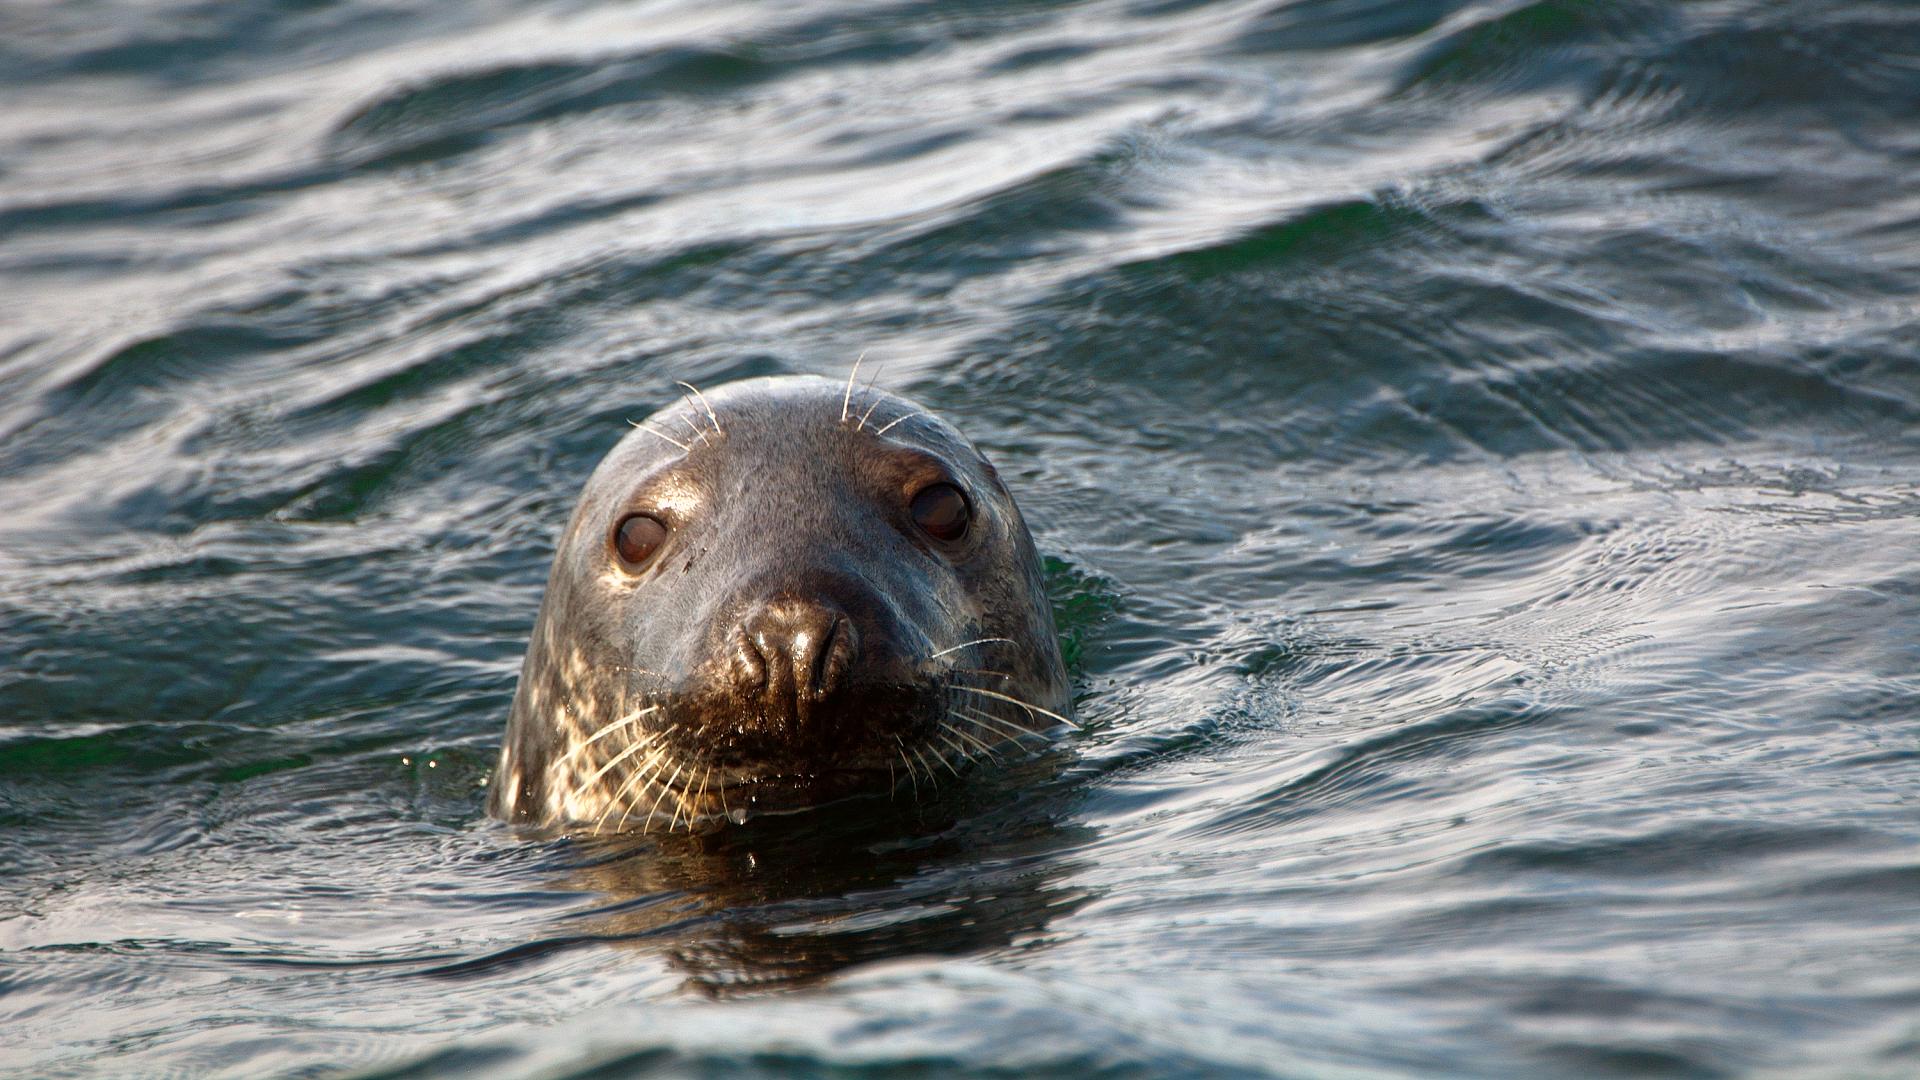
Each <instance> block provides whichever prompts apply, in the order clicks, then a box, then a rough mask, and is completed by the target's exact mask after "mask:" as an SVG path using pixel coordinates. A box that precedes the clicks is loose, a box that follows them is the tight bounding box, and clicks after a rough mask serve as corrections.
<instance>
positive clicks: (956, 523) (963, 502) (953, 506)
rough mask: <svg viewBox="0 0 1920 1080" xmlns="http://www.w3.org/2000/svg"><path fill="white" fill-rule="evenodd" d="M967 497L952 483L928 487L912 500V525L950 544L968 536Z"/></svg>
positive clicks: (922, 489) (969, 516) (968, 515)
mask: <svg viewBox="0 0 1920 1080" xmlns="http://www.w3.org/2000/svg"><path fill="white" fill-rule="evenodd" d="M972 516H973V514H972V511H970V510H968V509H967V497H966V496H965V495H962V494H960V489H959V488H957V487H954V486H953V485H952V484H930V485H928V486H927V487H924V488H921V489H920V494H918V495H915V496H914V497H913V523H914V524H915V525H918V526H920V528H921V529H923V530H925V531H926V534H927V535H928V536H931V537H933V538H934V539H935V540H945V541H947V542H949V543H951V542H953V541H955V540H958V539H960V538H961V537H962V536H965V535H966V534H967V521H968V519H969V518H971V517H972Z"/></svg>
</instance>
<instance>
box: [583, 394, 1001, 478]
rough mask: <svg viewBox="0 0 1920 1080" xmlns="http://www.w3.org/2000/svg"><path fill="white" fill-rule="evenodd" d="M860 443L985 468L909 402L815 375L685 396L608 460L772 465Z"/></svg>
mask: <svg viewBox="0 0 1920 1080" xmlns="http://www.w3.org/2000/svg"><path fill="white" fill-rule="evenodd" d="M849 435H852V436H859V437H860V438H856V439H854V440H852V441H851V442H849V441H848V440H847V439H846V436H849ZM866 440H885V441H887V442H891V443H894V444H897V445H903V446H911V447H915V448H918V449H921V450H925V451H929V452H931V453H934V454H936V455H938V456H940V457H942V458H944V459H946V460H947V461H948V463H949V464H950V465H952V466H953V467H955V468H957V469H960V470H962V471H971V470H972V469H974V468H977V467H981V466H985V461H984V459H983V458H982V457H981V456H980V452H979V451H978V450H977V449H975V448H974V446H973V444H972V443H971V442H969V441H968V440H967V438H966V436H964V435H962V434H961V433H960V432H959V430H958V429H956V428H955V427H953V425H951V424H949V423H947V422H946V421H945V420H943V419H941V418H940V417H938V416H935V415H934V414H932V413H930V412H928V411H927V410H926V409H924V408H922V407H921V406H919V405H917V404H915V403H914V402H912V401H909V400H907V399H906V398H903V397H900V396H899V395H897V394H892V393H888V392H887V391H884V390H878V389H874V388H870V387H864V386H860V385H858V384H853V385H849V384H848V383H845V382H838V381H835V380H832V379H824V378H820V377H819V376H814V375H787V376H773V377H768V378H759V379H744V380H741V381H739V382H733V383H727V384H725V385H723V386H718V387H714V388H712V389H708V390H704V391H703V392H702V393H701V395H700V396H699V397H694V396H692V395H689V396H688V397H687V398H685V399H683V400H681V401H678V402H675V403H674V404H672V405H669V406H667V407H666V408H664V409H661V410H660V411H659V412H657V413H654V414H653V415H652V416H649V417H648V418H647V419H646V420H645V421H642V422H641V424H640V425H639V429H638V430H635V431H633V432H631V433H629V435H628V436H627V438H626V440H625V441H624V442H623V443H622V445H621V446H620V447H619V448H617V449H616V451H615V452H614V454H612V455H609V457H610V458H612V457H619V458H621V459H622V465H621V469H622V471H625V470H627V469H630V468H633V467H645V466H647V465H649V464H652V463H661V462H665V461H666V460H668V459H671V458H674V457H678V456H682V455H689V456H698V455H700V454H701V453H703V452H704V451H707V450H709V449H716V450H717V449H720V448H722V447H724V446H726V445H727V444H733V445H736V446H740V447H741V448H742V449H745V448H746V447H748V446H752V447H754V448H756V449H766V450H770V451H776V452H778V451H784V452H785V453H784V454H776V455H775V456H774V457H773V458H772V460H779V458H780V457H784V456H787V455H805V454H807V453H809V451H811V452H812V453H813V454H814V455H815V456H819V455H820V454H821V453H822V452H823V451H824V450H825V449H826V448H827V447H828V446H830V445H834V444H839V445H844V446H849V447H850V448H851V447H857V446H858V445H859V444H860V443H861V442H863V441H866ZM869 445H871V444H869ZM987 468H988V470H989V471H990V469H991V467H990V466H987Z"/></svg>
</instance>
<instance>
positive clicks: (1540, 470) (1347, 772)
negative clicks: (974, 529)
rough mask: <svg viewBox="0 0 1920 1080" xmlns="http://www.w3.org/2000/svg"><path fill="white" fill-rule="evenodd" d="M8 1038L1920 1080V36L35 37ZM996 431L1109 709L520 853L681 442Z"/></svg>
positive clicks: (4, 868) (783, 11)
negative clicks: (631, 524)
mask: <svg viewBox="0 0 1920 1080" xmlns="http://www.w3.org/2000/svg"><path fill="white" fill-rule="evenodd" d="M0 81H3V83H4V85H3V86H0V1032H4V1035H3V1036H0V1070H4V1071H6V1072H7V1073H8V1074H10V1075H50V1076H59V1075H161V1074H207V1073H220V1074H226V1075H233V1076H254V1075H263V1074H288V1075H308V1076H310V1075H330V1074H335V1073H341V1072H347V1073H353V1072H359V1071H371V1072H373V1073H376V1074H379V1075H404V1076H418V1075H447V1076H456V1075H457V1076H467V1075H476V1074H478V1075H497V1076H522V1075H535V1074H537V1075H543V1076H571V1075H593V1076H615V1075H650V1074H663V1075H681V1074H704V1075H712V1076H742V1075H778V1074H788V1073H795V1074H801V1075H811V1076H829V1075H832V1076H841V1075H845V1076H853V1075H857V1076H871V1077H880V1076H893V1075H932V1074H939V1075H981V1076H1049V1075H1051V1076H1094V1075H1097V1076H1112V1077H1131V1076H1155V1075H1175V1074H1189V1073H1193V1074H1199V1073H1211V1074H1220V1075H1274V1076H1292V1077H1338V1076H1434V1075H1458V1076H1509V1075H1560V1076H1582V1077H1587V1076H1616V1075H1653V1076H1726V1075H1754V1074H1758V1075H1768V1076H1794V1077H1801V1076H1848V1077H1857V1076H1888V1077H1897V1076H1913V1075H1920V180H1916V179H1915V178H1916V177H1920V6H1916V5H1913V4H1911V3H1906V2H1894V0H1886V2H1880V3H1871V2H1820V0H1802V2H1795V3H1763V2H1739V0H1725V2H1701V3H1689V4H1656V3H1639V2H1630V0H1622V2H1611V3H1607V2H1598V0H1594V2H1583V0H1531V2H1529V0H1493V2H1487V3H1469V2H1455V0H1290V2H1288V0H1255V2H1240V3H1215V4H1207V3H1198V2H1182V0H1158V2H1156V0H1122V2H1107V3H1084V4H1065V3H1038V2H1014V0H1005V2H1001V3H989V4H964V5H963V4H940V5H933V4H901V3H846V4H820V3H806V2H792V3H779V4H751V3H739V2H735V0H702V2H682V0H673V2H647V3H632V4H624V5H614V4H595V3H587V2H584V0H579V2H548V3H524V4H521V3H504V2H483V0H476V2H468V3H433V2H428V0H380V2H376V0H332V2H329V0H191V2H186V0H161V2H156V3H141V4H132V3H124V2H120V3H115V2H72V3H60V4H53V3H38V2H27V3H15V4H9V5H6V6H5V7H3V8H0ZM862 352H864V353H865V354H866V356H867V365H868V366H867V370H872V369H873V367H874V366H875V365H879V366H880V382H881V384H882V385H884V386H886V387H888V388H890V389H894V390H897V391H900V392H902V393H906V394H909V395H911V396H914V397H916V398H918V399H920V400H922V401H924V402H926V403H927V404H929V405H930V406H932V407H934V408H936V409H938V410H940V411H942V412H943V413H945V414H946V415H948V416H949V417H951V418H952V419H954V420H955V421H956V422H957V423H959V424H960V425H961V427H963V428H964V429H965V430H967V431H968V432H969V433H970V434H971V435H972V436H973V437H974V438H975V439H976V441H978V442H979V443H980V445H981V446H982V447H984V448H985V449H986V450H987V451H988V452H989V453H990V454H992V455H993V456H995V458H996V459H997V460H998V461H999V463H1000V464H1001V466H1002V468H1003V471H1004V472H1005V473H1006V474H1007V475H1008V476H1009V478H1010V479H1011V482H1012V483H1013V484H1014V486H1015V490H1016V492H1017V494H1018V495H1019V497H1020V498H1021V500H1022V503H1023V506H1024V507H1025V509H1026V512H1027V516H1028V518H1029V520H1030V521H1031V522H1032V523H1033V524H1034V526H1035V531H1036V535H1037V537H1038V539H1039V542H1040V545H1041V547H1042V549H1043V550H1044V551H1045V552H1046V554H1047V558H1048V563H1049V572H1050V580H1051V583H1052V586H1053V589H1054V592H1055V598H1056V601H1057V610H1058V615H1059V619H1060V623H1061V630H1062V634H1063V635H1064V637H1065V639H1066V645H1067V650H1068V653H1069V656H1070V659H1071V662H1072V664H1073V666H1074V670H1075V677H1076V685H1077V687H1078V692H1079V697H1078V702H1079V704H1078V709H1079V712H1080V714H1081V716H1082V718H1083V719H1084V720H1085V721H1086V722H1087V730H1085V731H1084V732H1081V733H1079V734H1076V735H1073V736H1070V737H1067V738H1065V739H1063V740H1062V741H1061V742H1059V743H1058V744H1057V745H1055V746H1053V747H1052V748H1050V749H1049V750H1047V751H1046V752H1044V753H1042V754H1040V755H1038V756H1037V757H1035V758H1034V759H1032V760H1030V761H1025V762H1021V763H1018V764H1016V765H1011V766H1009V767H1008V769H1007V770H1006V771H1005V772H1004V773H1003V774H1000V775H996V776H989V777H981V778H978V779H977V780H976V781H975V782H973V783H971V784H968V785H966V786H965V787H962V788H952V787H950V788H949V789H948V790H945V791H943V792H941V793H938V794H937V795H936V794H928V795H927V796H926V797H925V798H924V800H923V801H922V802H921V803H919V804H913V805H900V804H898V803H896V804H893V805H888V804H885V803H880V804H877V805H875V804H866V805H861V804H853V805H850V806H847V807H842V808H839V809H836V810H833V811H829V812H823V813H819V814H815V815H810V816H807V817H804V818H799V819H790V820H784V821H762V822H754V823H750V824H749V825H748V826H746V827H742V828H736V829H732V830H729V831H728V832H727V833H726V834H725V835H724V836H722V837H720V838H718V839H715V840H710V841H706V842H698V841H689V840H686V839H685V838H684V837H680V838H672V839H667V840H660V839H659V838H658V837H655V838H653V839H650V840H647V841H644V842H640V841H636V842H633V843H627V844H576V843H570V842H568V841H565V840H555V839H540V838H537V837H529V836H522V835H518V834H516V833H514V832H513V831H511V830H509V829H507V828H505V827H503V826H500V825H498V824H496V823H493V822H491V821H489V820H488V819H487V818H486V816H485V815H484V813H483V810H482V798H483V785H484V784H485V782H486V780H487V777H488V770H489V768H490V766H491V764H492V761H493V756H494V753H495V750H496V747H497V745H498V739H499V735H500V731H501V729H502V726H503V723H504V719H505V712H506V706H507V703H508V700H509V698H510V696H511V694H512V690H513V685H514V678H515V675H516V670H517V665H518V662H519V657H520V653H521V648H522V645H523V643H524V640H525V635H526V632H527V630H528V628H529V626H530V624H531V622H532V619H533V615H534V611H535V608H536V606H537V604H538V602H539V597H540V591H541V587H542V584H543V582H544V577H545V572H546V564H547V560H548V558H549V556H550V554H551V550H552V540H553V537H554V534H555V532H556V530H557V529H558V527H559V525H560V523H561V522H562V521H563V520H564V518H565V515H566V513H567V511H568V510H569V508H570V506H571V504H572V500H573V497H574V493H575V492H576V490H577V489H578V486H579V484H580V482H581V481H582V480H583V479H584V478H585V476H586V474H587V472H588V471H589V470H590V468H591V467H592V465H593V464H594V462H595V461H596V460H597V459H598V457H599V455H600V454H601V453H602V452H603V451H604V450H605V449H606V448H607V447H608V446H610V445H611V444H612V443H613V442H614V441H615V440H616V439H618V438H619V437H620V435H621V434H622V433H623V431H624V430H625V425H624V421H625V420H626V419H627V418H630V417H636V416H639V415H643V414H644V413H645V412H647V411H649V410H651V409H652V408H655V407H657V406H659V405H662V404H664V403H666V402H668V401H670V400H673V399H674V398H676V397H677V396H678V393H679V391H678V390H677V388H676V387H675V386H674V381H675V380H678V379H689V380H692V381H694V382H696V383H700V384H702V385H713V384H717V383H720V382H724V381H726V380H729V379H732V378H736V377H741V376H747V375H756V374H767V373H775V372H788V371H812V372H821V373H824V374H827V375H830V376H835V377H843V376H844V375H845V373H846V372H847V371H848V369H849V368H850V367H851V366H852V364H853V361H854V359H855V357H856V356H858V355H859V354H861V353H862Z"/></svg>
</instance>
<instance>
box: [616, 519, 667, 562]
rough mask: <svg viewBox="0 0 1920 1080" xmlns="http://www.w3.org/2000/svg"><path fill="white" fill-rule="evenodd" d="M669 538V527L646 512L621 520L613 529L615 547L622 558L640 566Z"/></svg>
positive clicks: (623, 560)
mask: <svg viewBox="0 0 1920 1080" xmlns="http://www.w3.org/2000/svg"><path fill="white" fill-rule="evenodd" d="M666 539H667V527H666V526H665V525H662V524H660V520H659V519H658V518H650V517H648V516H647V515H645V514H635V515H633V516H632V517H629V518H627V519H626V520H624V521H622V522H620V527H619V528H618V529H615V530H614V531H613V546H614V549H615V550H617V551H618V552H620V559H621V561H622V562H625V563H626V564H627V565H628V566H638V565H640V564H641V563H643V562H646V561H647V558H648V557H649V556H651V555H652V554H653V553H654V552H655V551H658V550H659V549H660V545H661V544H662V543H663V542H664V541H665V540H666Z"/></svg>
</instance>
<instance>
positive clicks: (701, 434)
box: [673, 398, 707, 443]
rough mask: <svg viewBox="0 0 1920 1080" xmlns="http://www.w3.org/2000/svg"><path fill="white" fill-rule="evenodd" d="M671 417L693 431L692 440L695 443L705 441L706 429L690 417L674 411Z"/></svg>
mask: <svg viewBox="0 0 1920 1080" xmlns="http://www.w3.org/2000/svg"><path fill="white" fill-rule="evenodd" d="M682 400H685V399H684V398H683V399H682ZM673 418H674V419H675V420H678V421H680V422H681V423H683V424H685V425H687V430H688V431H691V432H693V441H694V442H695V443H703V442H706V441H707V429H706V428H703V427H701V426H700V425H699V424H696V423H694V422H693V418H692V417H690V416H686V415H683V414H680V413H675V414H674V417H673Z"/></svg>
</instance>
